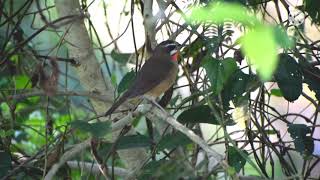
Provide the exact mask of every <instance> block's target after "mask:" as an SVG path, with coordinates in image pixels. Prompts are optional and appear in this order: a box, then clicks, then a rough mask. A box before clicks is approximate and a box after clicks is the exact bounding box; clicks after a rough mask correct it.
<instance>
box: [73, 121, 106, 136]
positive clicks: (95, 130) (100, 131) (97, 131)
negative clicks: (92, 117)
mask: <svg viewBox="0 0 320 180" xmlns="http://www.w3.org/2000/svg"><path fill="white" fill-rule="evenodd" d="M71 127H72V128H75V129H78V130H80V131H84V132H88V133H90V134H91V135H93V136H94V137H103V136H104V135H106V134H107V133H109V132H110V131H111V123H110V122H96V123H88V122H86V121H80V120H77V121H72V122H71Z"/></svg>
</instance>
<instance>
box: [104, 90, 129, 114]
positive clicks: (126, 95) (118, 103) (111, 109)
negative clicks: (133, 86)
mask: <svg viewBox="0 0 320 180" xmlns="http://www.w3.org/2000/svg"><path fill="white" fill-rule="evenodd" d="M129 96H130V93H129V92H128V91H127V92H125V93H124V94H123V95H122V96H121V97H120V98H119V99H118V100H117V101H116V102H115V103H113V105H112V106H111V108H109V110H108V111H107V112H106V113H105V116H108V115H110V114H112V113H113V111H115V110H116V109H117V108H118V107H119V106H120V105H121V104H122V103H123V102H125V101H126V100H127V98H128V97H129Z"/></svg>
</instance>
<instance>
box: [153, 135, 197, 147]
mask: <svg viewBox="0 0 320 180" xmlns="http://www.w3.org/2000/svg"><path fill="white" fill-rule="evenodd" d="M190 143H192V141H191V140H190V139H189V138H188V137H186V135H184V134H182V133H180V132H177V133H174V134H167V135H165V136H164V137H163V138H162V139H161V140H160V142H159V144H158V146H157V150H158V151H162V150H164V149H169V150H171V149H173V148H176V147H178V146H186V145H188V144H190Z"/></svg>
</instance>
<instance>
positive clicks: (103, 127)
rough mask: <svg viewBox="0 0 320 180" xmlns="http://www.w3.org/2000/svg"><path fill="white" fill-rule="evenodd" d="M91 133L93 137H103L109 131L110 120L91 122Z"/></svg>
mask: <svg viewBox="0 0 320 180" xmlns="http://www.w3.org/2000/svg"><path fill="white" fill-rule="evenodd" d="M90 125H91V131H90V132H91V134H92V135H93V136H95V137H103V136H104V135H106V134H107V133H109V132H111V122H109V121H105V122H96V123H91V124H90Z"/></svg>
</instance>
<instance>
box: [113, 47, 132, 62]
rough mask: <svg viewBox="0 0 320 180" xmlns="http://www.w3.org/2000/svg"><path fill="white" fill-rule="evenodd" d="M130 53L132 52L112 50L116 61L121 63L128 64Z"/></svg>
mask: <svg viewBox="0 0 320 180" xmlns="http://www.w3.org/2000/svg"><path fill="white" fill-rule="evenodd" d="M130 55H131V54H128V53H118V52H116V51H115V50H112V51H111V57H112V59H114V60H115V61H117V62H118V63H121V64H126V63H127V62H128V60H129V57H130Z"/></svg>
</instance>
